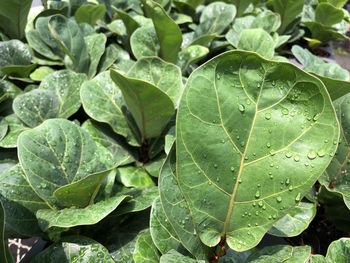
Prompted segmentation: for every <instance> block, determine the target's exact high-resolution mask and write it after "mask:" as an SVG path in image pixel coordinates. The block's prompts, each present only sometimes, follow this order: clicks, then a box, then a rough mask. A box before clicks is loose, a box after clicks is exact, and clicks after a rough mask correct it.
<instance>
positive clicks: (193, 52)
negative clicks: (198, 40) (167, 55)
mask: <svg viewBox="0 0 350 263" xmlns="http://www.w3.org/2000/svg"><path fill="white" fill-rule="evenodd" d="M208 54H209V49H208V48H207V47H203V46H200V45H191V46H188V47H186V48H184V49H183V50H181V52H180V53H179V60H178V62H177V64H178V66H179V67H180V68H181V69H182V72H185V71H186V70H187V68H188V67H189V66H190V65H191V64H193V63H196V62H197V61H199V60H201V59H203V58H204V57H205V56H206V55H208Z"/></svg>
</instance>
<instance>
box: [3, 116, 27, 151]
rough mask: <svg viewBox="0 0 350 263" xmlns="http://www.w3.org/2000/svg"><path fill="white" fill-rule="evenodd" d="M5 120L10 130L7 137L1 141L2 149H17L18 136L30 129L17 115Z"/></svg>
mask: <svg viewBox="0 0 350 263" xmlns="http://www.w3.org/2000/svg"><path fill="white" fill-rule="evenodd" d="M4 120H5V121H6V122H7V124H8V130H7V134H6V136H5V137H4V138H3V139H2V140H1V141H0V147H3V148H16V147H17V138H18V136H19V135H20V134H21V133H22V132H23V131H25V130H28V127H27V126H26V125H24V123H23V122H22V121H21V120H20V119H19V118H18V117H17V116H16V115H15V114H11V115H8V116H6V117H5V118H4Z"/></svg>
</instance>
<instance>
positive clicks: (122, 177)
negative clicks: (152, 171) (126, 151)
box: [117, 166, 154, 187]
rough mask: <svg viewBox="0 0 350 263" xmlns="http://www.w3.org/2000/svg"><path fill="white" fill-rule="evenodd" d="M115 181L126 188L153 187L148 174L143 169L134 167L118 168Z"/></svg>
mask: <svg viewBox="0 0 350 263" xmlns="http://www.w3.org/2000/svg"><path fill="white" fill-rule="evenodd" d="M117 180H118V181H119V182H120V183H121V184H123V185H124V186H126V187H144V186H152V185H154V182H153V180H152V178H151V177H150V176H149V174H148V173H147V172H146V171H145V170H144V169H143V168H140V167H135V166H126V167H120V168H118V172H117Z"/></svg>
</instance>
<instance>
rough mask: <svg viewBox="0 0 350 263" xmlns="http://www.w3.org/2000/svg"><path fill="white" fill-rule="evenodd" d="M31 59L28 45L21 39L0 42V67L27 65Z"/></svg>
mask: <svg viewBox="0 0 350 263" xmlns="http://www.w3.org/2000/svg"><path fill="white" fill-rule="evenodd" d="M31 60H32V55H31V54H30V51H29V49H28V47H27V46H26V45H25V44H24V43H22V42H21V41H19V40H10V41H4V42H0V69H1V68H3V67H5V66H27V65H29V64H30V63H31Z"/></svg>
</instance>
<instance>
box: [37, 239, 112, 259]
mask: <svg viewBox="0 0 350 263" xmlns="http://www.w3.org/2000/svg"><path fill="white" fill-rule="evenodd" d="M32 262H33V263H41V262H47V263H55V262H61V263H70V262H106V263H113V262H114V261H113V259H112V257H111V256H110V255H109V252H108V250H107V249H106V248H105V247H104V246H102V245H101V244H99V243H97V242H96V241H95V240H92V239H90V238H87V237H84V236H71V237H65V238H64V239H62V240H61V241H60V242H57V243H54V244H53V245H51V246H49V247H48V248H47V249H45V250H44V251H43V252H41V253H40V254H38V255H37V256H36V257H35V258H34V259H33V261H32Z"/></svg>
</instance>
